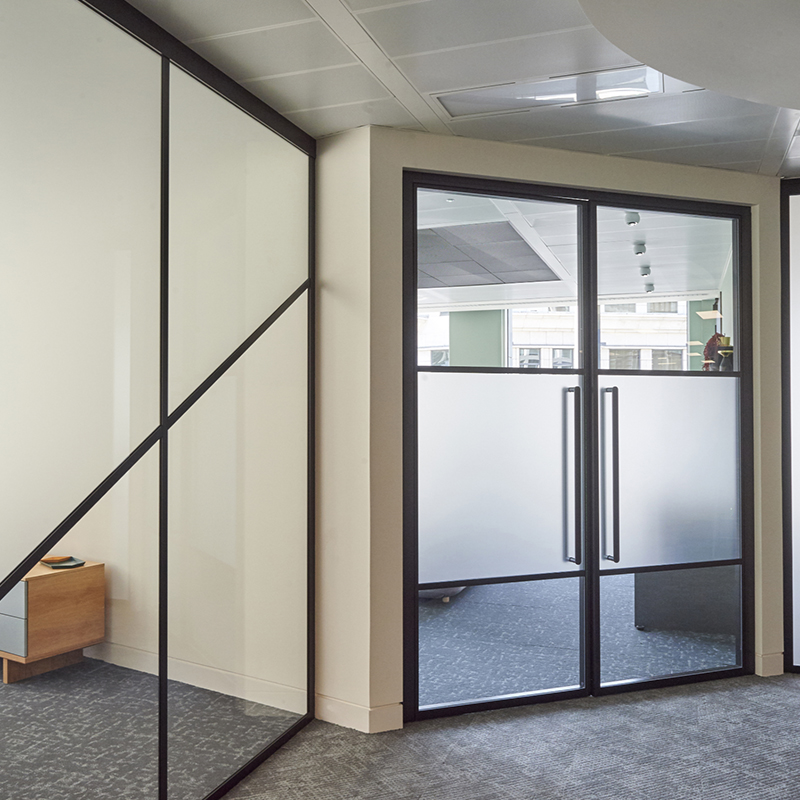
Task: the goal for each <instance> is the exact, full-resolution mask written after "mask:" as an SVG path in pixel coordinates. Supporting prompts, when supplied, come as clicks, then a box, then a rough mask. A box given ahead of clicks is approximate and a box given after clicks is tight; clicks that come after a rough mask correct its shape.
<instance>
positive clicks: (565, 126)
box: [448, 92, 775, 143]
mask: <svg viewBox="0 0 800 800" xmlns="http://www.w3.org/2000/svg"><path fill="white" fill-rule="evenodd" d="M774 113H775V109H772V108H770V107H769V106H763V105H760V104H758V103H750V102H748V101H746V100H736V99H734V98H732V97H725V96H723V95H719V94H716V93H714V92H689V93H687V94H679V95H651V96H650V97H640V98H633V99H630V100H615V101H612V102H608V103H590V104H588V105H577V106H556V107H550V108H537V109H534V110H532V111H525V112H516V113H513V114H498V115H495V116H492V117H475V118H472V119H457V120H452V121H451V122H449V123H448V124H449V126H450V128H451V129H452V130H453V132H454V133H457V134H460V135H462V136H473V137H475V138H478V139H483V138H487V139H497V140H500V141H525V142H529V143H534V141H533V140H535V139H543V138H546V137H550V136H568V135H570V134H574V133H599V132H602V131H615V130H627V129H630V128H640V127H645V126H648V125H663V124H665V123H669V122H692V121H696V120H706V119H715V118H726V119H727V118H730V117H737V118H742V117H749V116H764V115H767V114H774Z"/></svg>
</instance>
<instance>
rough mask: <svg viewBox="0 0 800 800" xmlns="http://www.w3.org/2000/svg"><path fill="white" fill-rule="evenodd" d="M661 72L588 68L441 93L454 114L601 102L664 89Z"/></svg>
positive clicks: (635, 68)
mask: <svg viewBox="0 0 800 800" xmlns="http://www.w3.org/2000/svg"><path fill="white" fill-rule="evenodd" d="M663 91H664V82H663V80H662V75H661V73H660V72H656V70H654V69H650V67H644V66H642V67H628V68H625V69H615V70H611V71H608V72H586V73H583V74H581V75H571V76H568V77H566V78H553V79H551V80H547V81H536V82H533V83H511V84H504V85H502V86H489V87H487V88H484V89H465V90H463V91H458V92H448V93H447V94H441V95H439V96H438V99H439V102H440V103H441V104H442V105H443V106H444V107H445V109H447V112H448V113H449V114H450V116H451V117H464V116H467V115H470V114H497V113H500V112H503V111H520V110H524V109H527V108H538V107H540V106H553V105H558V106H564V105H575V104H577V103H598V102H606V101H609V100H622V99H625V98H629V97H646V96H647V95H649V94H656V93H662V92H663Z"/></svg>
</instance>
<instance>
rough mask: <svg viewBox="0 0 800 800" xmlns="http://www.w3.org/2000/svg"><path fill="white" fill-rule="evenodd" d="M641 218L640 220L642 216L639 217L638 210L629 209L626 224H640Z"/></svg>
mask: <svg viewBox="0 0 800 800" xmlns="http://www.w3.org/2000/svg"><path fill="white" fill-rule="evenodd" d="M639 220H640V217H639V214H638V212H636V211H628V212H627V214H625V224H626V225H630V226H631V227H633V226H634V225H638V224H639Z"/></svg>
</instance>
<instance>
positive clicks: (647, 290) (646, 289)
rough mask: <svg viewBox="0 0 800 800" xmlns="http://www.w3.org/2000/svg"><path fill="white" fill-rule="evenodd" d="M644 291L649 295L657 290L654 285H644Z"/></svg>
mask: <svg viewBox="0 0 800 800" xmlns="http://www.w3.org/2000/svg"><path fill="white" fill-rule="evenodd" d="M644 290H645V291H646V292H647V293H648V294H649V293H650V292H654V291H655V290H656V287H655V286H653V284H652V283H646V284H645V285H644Z"/></svg>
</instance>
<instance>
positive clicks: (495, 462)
mask: <svg viewBox="0 0 800 800" xmlns="http://www.w3.org/2000/svg"><path fill="white" fill-rule="evenodd" d="M578 381H579V378H578V376H576V375H552V374H544V375H542V374H539V375H520V374H494V375H491V374H468V373H428V372H422V373H420V374H419V580H420V583H434V582H439V581H453V580H465V579H469V578H488V577H498V576H505V575H528V574H533V573H542V572H560V571H569V570H574V569H575V565H574V564H572V563H571V562H569V561H568V560H567V559H568V557H569V556H570V555H574V519H575V507H574V484H573V480H574V460H573V458H574V450H573V441H574V440H573V438H572V437H573V435H574V421H573V420H574V402H575V400H574V397H575V395H574V394H573V393H570V392H568V391H567V389H568V388H569V387H573V386H576V385H577V384H578Z"/></svg>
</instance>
